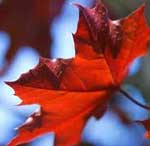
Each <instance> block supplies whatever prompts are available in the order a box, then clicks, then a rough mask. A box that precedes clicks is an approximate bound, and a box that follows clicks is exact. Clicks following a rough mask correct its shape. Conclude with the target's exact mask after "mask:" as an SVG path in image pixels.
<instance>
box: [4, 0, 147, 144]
mask: <svg viewBox="0 0 150 146" xmlns="http://www.w3.org/2000/svg"><path fill="white" fill-rule="evenodd" d="M16 1H17V0H16ZM32 1H33V0H32ZM36 1H37V0H36ZM17 2H18V1H17ZM24 2H25V1H24ZM38 2H39V0H38V1H37V2H34V3H36V4H37V5H36V7H35V9H34V10H33V9H32V6H31V9H30V11H29V13H30V12H32V14H33V15H34V16H33V18H34V19H35V21H34V22H35V23H33V24H28V25H27V24H25V23H24V21H27V20H21V21H22V23H21V24H22V25H21V24H19V26H18V29H17V30H18V33H14V30H13V25H18V24H14V21H12V19H11V17H10V15H9V14H8V15H7V14H6V15H7V16H5V18H6V20H5V21H6V22H7V24H8V26H4V25H3V26H4V27H5V28H6V30H7V31H9V32H10V34H11V35H12V38H13V39H14V41H13V44H12V47H10V50H9V52H8V53H7V57H8V58H9V59H8V60H10V59H11V58H12V56H13V55H14V53H16V51H17V47H18V46H19V45H20V43H27V44H28V43H29V44H30V45H33V47H36V48H37V49H38V51H39V52H40V53H41V54H42V53H44V54H42V55H44V56H47V53H48V52H49V49H48V47H49V40H48V25H49V24H50V22H48V21H47V20H48V18H49V17H50V16H49V12H48V11H44V12H43V13H42V14H38V11H36V10H38V9H39V7H40V6H39V5H38V4H39V3H38ZM10 3H11V2H10ZM12 3H14V2H12ZM28 3H31V4H32V2H28ZM49 3H50V1H49V0H46V1H45V2H44V4H43V5H44V6H43V8H44V7H46V8H47V5H48V4H49ZM19 4H21V3H19ZM11 6H12V5H10V8H9V9H11V8H12V7H11ZM25 6H26V5H25V4H24V7H25ZM75 6H76V7H77V8H78V9H79V22H78V28H77V32H76V33H75V34H73V38H74V43H75V48H76V50H75V51H76V54H75V57H74V58H70V59H62V58H58V59H48V58H44V57H40V59H39V64H38V65H37V66H36V67H35V68H33V69H31V70H30V71H29V72H27V73H25V74H23V75H21V77H20V78H19V79H18V80H17V81H14V82H6V83H7V84H8V85H9V86H11V87H12V88H13V89H14V90H15V94H16V95H17V96H19V97H20V98H21V99H22V103H21V104H20V105H30V104H38V105H40V108H39V109H38V110H37V111H35V112H34V113H33V114H32V115H31V116H30V117H28V119H27V120H26V121H25V122H24V123H23V124H22V125H21V126H20V127H19V128H18V134H17V136H16V137H14V139H13V140H12V141H10V143H9V144H8V146H15V145H19V144H23V143H29V142H31V141H32V140H33V139H35V138H37V137H38V136H40V135H42V134H45V133H48V132H54V133H55V146H70V145H74V144H77V143H79V142H80V136H81V132H82V130H83V128H84V125H85V123H86V121H87V119H88V118H89V117H90V116H92V115H94V116H95V117H97V118H100V117H101V116H102V115H103V113H104V112H105V111H106V109H107V104H108V103H109V101H110V99H111V96H112V95H113V94H114V93H115V92H117V91H118V90H119V88H120V85H121V83H122V82H123V80H124V79H125V77H126V76H127V73H128V69H129V65H130V64H131V63H132V61H133V60H134V59H135V58H137V57H139V56H142V55H145V53H146V49H147V42H148V35H149V29H148V27H147V25H146V22H145V17H144V15H143V12H144V5H142V6H141V7H139V8H138V9H137V10H135V11H134V12H133V13H131V14H130V15H129V16H127V17H125V18H122V19H119V20H111V19H110V18H109V16H108V11H107V9H106V7H105V6H104V4H103V3H102V2H100V3H97V4H96V6H95V7H94V8H91V9H90V8H85V7H83V6H81V5H80V4H75ZM40 8H41V7H40ZM41 9H42V8H41ZM4 10H5V8H4ZM16 11H18V9H16ZM15 14H16V13H15ZM12 15H13V14H12ZM18 15H19V14H18ZM25 15H28V14H25ZM8 16H9V17H8ZM21 17H22V16H20V15H19V16H18V17H17V19H21ZM24 17H25V16H24ZM51 19H52V18H51ZM39 21H41V22H42V23H39ZM6 22H4V23H6ZM8 22H9V23H8ZM29 22H30V21H29ZM12 23H13V24H12ZM24 25H25V26H24ZM29 25H30V27H31V29H33V30H35V31H33V32H34V33H35V34H36V35H34V34H33V35H30V34H29V33H28V32H27V34H24V33H21V32H20V29H22V28H28V27H29ZM43 29H44V31H43ZM41 31H42V36H41V35H40V36H39V35H38V34H41ZM39 37H40V38H39ZM29 39H30V40H32V41H29ZM41 39H42V41H41ZM20 40H21V41H20ZM22 40H23V41H24V42H22ZM39 40H40V41H39ZM39 43H40V44H39ZM43 44H44V45H43ZM14 48H15V49H14ZM43 50H44V51H43ZM45 53H46V55H45ZM20 105H18V106H20Z"/></svg>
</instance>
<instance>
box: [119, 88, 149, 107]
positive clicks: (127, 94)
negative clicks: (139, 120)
mask: <svg viewBox="0 0 150 146" xmlns="http://www.w3.org/2000/svg"><path fill="white" fill-rule="evenodd" d="M119 91H120V93H122V94H123V95H124V97H126V98H127V99H129V100H130V101H132V102H133V103H135V104H136V105H138V106H140V107H142V108H144V109H146V110H150V106H147V105H144V104H142V103H140V102H139V101H137V100H135V99H134V98H133V97H132V96H131V95H130V94H129V93H128V92H126V91H125V90H123V89H121V88H120V90H119Z"/></svg>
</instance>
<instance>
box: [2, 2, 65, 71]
mask: <svg viewBox="0 0 150 146" xmlns="http://www.w3.org/2000/svg"><path fill="white" fill-rule="evenodd" d="M63 3H64V0H44V1H42V0H23V1H20V0H11V1H9V0H4V1H3V2H2V4H0V20H1V22H0V30H1V31H5V32H7V33H8V34H9V35H10V37H11V44H10V47H9V49H8V51H7V53H6V61H7V64H9V63H11V61H12V59H13V57H14V56H15V54H16V52H17V51H18V50H19V48H20V47H21V46H31V47H33V48H34V49H36V51H37V52H38V53H39V54H40V55H41V56H43V57H49V55H50V44H51V38H50V35H49V29H50V24H51V23H52V20H53V18H54V17H55V16H56V15H58V14H59V12H60V10H61V7H62V6H63ZM6 67H7V66H5V67H4V69H5V68H6ZM1 72H3V71H1Z"/></svg>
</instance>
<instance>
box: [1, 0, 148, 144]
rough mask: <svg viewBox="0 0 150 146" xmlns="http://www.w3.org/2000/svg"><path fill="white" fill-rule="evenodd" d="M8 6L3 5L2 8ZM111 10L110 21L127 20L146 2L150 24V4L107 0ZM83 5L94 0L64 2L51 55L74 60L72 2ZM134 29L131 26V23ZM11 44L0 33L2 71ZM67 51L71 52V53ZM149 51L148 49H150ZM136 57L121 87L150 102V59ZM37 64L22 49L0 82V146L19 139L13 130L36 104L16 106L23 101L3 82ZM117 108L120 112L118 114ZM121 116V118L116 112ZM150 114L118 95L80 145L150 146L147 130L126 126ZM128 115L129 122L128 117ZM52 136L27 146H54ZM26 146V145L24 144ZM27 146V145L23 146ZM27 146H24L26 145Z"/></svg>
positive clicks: (52, 30) (90, 124) (90, 125)
mask: <svg viewBox="0 0 150 146" xmlns="http://www.w3.org/2000/svg"><path fill="white" fill-rule="evenodd" d="M3 1H5V0H2V1H0V4H1V3H2V2H3ZM103 1H104V3H105V4H106V6H107V7H108V9H109V15H110V17H111V19H119V18H122V17H125V16H127V15H129V14H130V13H131V12H133V11H134V10H135V9H136V8H138V7H139V6H140V5H141V4H142V3H144V2H145V3H146V9H145V16H146V19H147V24H149V22H150V14H149V11H150V0H145V1H144V0H103ZM74 2H75V3H76V2H78V3H81V4H83V5H85V6H92V5H93V3H94V0H88V1H87V0H66V1H65V3H64V6H63V9H62V10H61V13H60V15H58V16H57V17H55V19H54V21H53V23H52V25H51V28H50V33H51V35H52V40H53V43H52V44H51V46H52V56H53V57H54V58H56V57H64V58H68V57H72V56H74V44H73V39H72V36H71V33H72V32H73V33H74V32H75V31H76V27H77V21H78V10H77V9H76V8H75V7H74V6H72V5H70V3H74ZM131 25H132V24H131ZM8 43H10V38H9V34H7V33H6V32H3V31H2V32H0V66H3V64H4V58H3V56H4V54H5V53H6V50H7V49H8ZM68 48H69V49H70V51H68ZM147 50H149V48H147ZM147 52H148V53H147V55H146V56H144V57H141V58H138V59H136V60H135V61H134V63H133V64H132V65H131V67H130V71H129V76H128V77H127V79H126V80H125V82H124V84H123V85H122V88H124V89H125V90H126V91H128V92H129V93H130V94H131V95H132V96H133V97H134V98H135V99H137V100H138V101H140V102H141V103H144V104H147V105H149V103H150V90H149V88H150V56H149V51H147ZM37 63H38V53H37V52H35V50H33V48H31V47H29V46H28V47H25V46H24V47H22V48H21V50H20V51H19V52H18V53H17V55H16V58H15V59H14V60H13V63H12V65H11V67H10V68H9V70H8V71H7V72H6V74H5V75H4V76H2V77H0V146H6V143H8V141H9V140H10V139H11V138H12V137H13V136H15V135H16V131H14V128H15V127H17V126H18V125H20V124H21V123H22V122H23V121H25V119H26V118H27V117H28V116H29V115H31V113H32V112H33V111H34V110H35V109H36V108H37V106H38V105H33V106H22V107H15V106H13V105H16V103H18V102H20V99H19V98H18V97H16V96H14V95H12V94H13V93H14V91H13V90H12V89H11V88H10V87H8V86H7V85H6V84H4V81H6V80H8V81H10V80H16V79H17V78H18V77H19V76H20V74H21V73H24V72H26V71H28V70H29V69H30V68H33V67H34V66H35V65H36V64H37ZM116 108H117V110H116ZM116 111H117V112H118V111H119V112H123V114H121V116H120V115H119V114H118V113H117V112H116ZM147 115H148V111H145V110H144V109H142V108H140V107H138V106H137V105H135V104H134V103H131V102H130V101H128V100H127V99H125V98H124V97H122V95H121V94H119V93H117V94H116V95H114V98H112V101H111V104H110V107H109V109H108V111H107V112H106V114H105V115H104V116H103V117H102V118H101V119H100V120H96V119H95V118H94V117H91V118H90V119H89V121H88V122H87V124H86V126H85V129H84V131H83V134H82V140H83V141H85V142H86V143H91V144H89V145H88V144H84V143H83V144H80V145H81V146H82V145H83V146H90V145H94V146H149V145H150V141H149V140H147V139H145V138H144V136H143V135H144V132H145V129H144V128H143V127H142V126H139V125H137V124H127V123H128V120H139V119H140V120H141V119H145V118H147ZM124 116H126V119H125V117H124ZM53 143H54V133H48V134H45V135H43V136H41V137H39V138H37V139H36V140H35V141H33V142H32V143H31V144H28V146H29V145H30V146H52V145H53ZM26 145H27V144H26ZM22 146H23V145H22ZM24 146H25V145H24Z"/></svg>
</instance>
